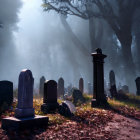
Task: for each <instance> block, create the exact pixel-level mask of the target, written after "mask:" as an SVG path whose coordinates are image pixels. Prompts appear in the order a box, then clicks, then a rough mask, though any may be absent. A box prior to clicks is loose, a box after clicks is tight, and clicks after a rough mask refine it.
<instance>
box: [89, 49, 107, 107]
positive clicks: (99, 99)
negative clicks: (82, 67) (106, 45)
mask: <svg viewBox="0 0 140 140" xmlns="http://www.w3.org/2000/svg"><path fill="white" fill-rule="evenodd" d="M91 55H92V56H93V69H94V71H93V80H94V96H93V99H92V102H91V106H92V107H94V106H98V105H107V99H106V95H105V93H104V65H103V64H104V58H106V57H107V56H106V55H104V54H102V50H101V49H100V48H98V49H96V50H95V53H92V54H91Z"/></svg>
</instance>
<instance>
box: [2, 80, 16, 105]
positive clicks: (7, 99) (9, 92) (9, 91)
mask: <svg viewBox="0 0 140 140" xmlns="http://www.w3.org/2000/svg"><path fill="white" fill-rule="evenodd" d="M12 102H13V83H12V82H10V81H0V105H2V104H4V103H6V104H7V105H11V104H12Z"/></svg>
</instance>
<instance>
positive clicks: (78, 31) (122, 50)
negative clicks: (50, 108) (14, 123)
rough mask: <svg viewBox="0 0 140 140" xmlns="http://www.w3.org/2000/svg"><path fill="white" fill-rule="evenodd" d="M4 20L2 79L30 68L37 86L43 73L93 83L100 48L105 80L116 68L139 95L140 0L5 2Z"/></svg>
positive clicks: (1, 7)
mask: <svg viewBox="0 0 140 140" xmlns="http://www.w3.org/2000/svg"><path fill="white" fill-rule="evenodd" d="M52 2H53V3H52ZM41 4H43V5H41ZM7 5H10V6H8V10H6V8H5V7H6V6H7ZM31 9H32V10H31ZM43 10H44V11H46V12H43ZM0 23H1V24H0V25H2V26H0V27H2V28H0V49H1V51H0V52H1V54H0V57H1V59H0V63H1V68H0V71H1V74H0V75H1V79H9V80H12V81H15V83H17V77H18V74H19V73H18V72H19V71H20V70H21V69H23V68H29V69H31V70H32V71H33V74H34V75H35V80H36V83H37V84H38V82H39V78H40V77H41V76H42V75H44V76H45V77H46V78H47V79H55V80H57V79H58V78H59V77H63V78H64V79H65V81H66V84H69V83H72V84H73V85H75V86H77V83H78V79H79V78H80V77H83V78H84V79H85V82H86V83H87V82H92V58H91V56H90V53H91V52H93V51H94V50H95V49H96V48H102V50H103V53H104V54H107V55H108V57H107V59H106V60H105V80H106V81H107V82H108V79H109V71H110V70H111V69H113V70H114V71H115V74H116V79H117V84H118V83H119V82H120V83H122V84H127V85H129V88H130V91H132V92H134V93H135V91H136V89H135V81H134V80H135V79H136V77H137V76H138V75H140V55H139V52H140V47H139V46H140V27H139V24H140V0H123V1H122V0H61V1H60V0H45V1H44V0H43V1H33V0H31V1H30V2H29V1H25V0H24V1H19V0H15V1H14V2H13V1H12V2H11V1H10V0H6V1H5V0H2V1H1V5H0ZM13 32H14V34H13ZM7 73H9V74H8V75H7ZM86 83H85V85H86ZM37 84H36V85H37Z"/></svg>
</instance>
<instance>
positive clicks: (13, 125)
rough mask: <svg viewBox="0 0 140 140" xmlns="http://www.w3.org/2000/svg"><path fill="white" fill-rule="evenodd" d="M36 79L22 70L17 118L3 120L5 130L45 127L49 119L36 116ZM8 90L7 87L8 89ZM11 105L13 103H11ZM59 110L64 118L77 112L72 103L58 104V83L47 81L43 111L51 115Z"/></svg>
mask: <svg viewBox="0 0 140 140" xmlns="http://www.w3.org/2000/svg"><path fill="white" fill-rule="evenodd" d="M33 85H34V78H33V76H32V72H31V71H30V70H27V69H25V70H22V71H21V73H20V75H19V82H18V104H17V107H16V109H15V117H8V118H4V119H2V128H3V129H6V130H7V129H19V130H20V129H25V128H29V127H34V126H35V127H36V126H44V125H47V124H48V120H49V118H48V117H46V116H39V115H37V116H36V115H35V113H34V112H35V110H34V108H33ZM6 88H7V87H6ZM10 103H11V102H10ZM56 109H58V111H59V113H60V114H62V115H64V116H71V115H72V114H73V113H74V112H75V111H76V110H75V106H74V105H73V104H72V103H71V102H70V101H64V102H63V103H62V104H61V105H59V104H58V102H57V83H56V82H55V81H54V80H49V81H45V83H44V98H43V104H42V105H41V110H42V111H43V112H44V113H49V112H52V111H54V110H56Z"/></svg>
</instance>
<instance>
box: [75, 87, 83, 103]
mask: <svg viewBox="0 0 140 140" xmlns="http://www.w3.org/2000/svg"><path fill="white" fill-rule="evenodd" d="M72 97H73V103H74V104H75V105H76V104H77V103H78V101H80V102H82V103H83V102H85V98H84V97H83V94H82V92H81V91H80V90H78V89H75V88H74V89H73V90H72Z"/></svg>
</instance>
